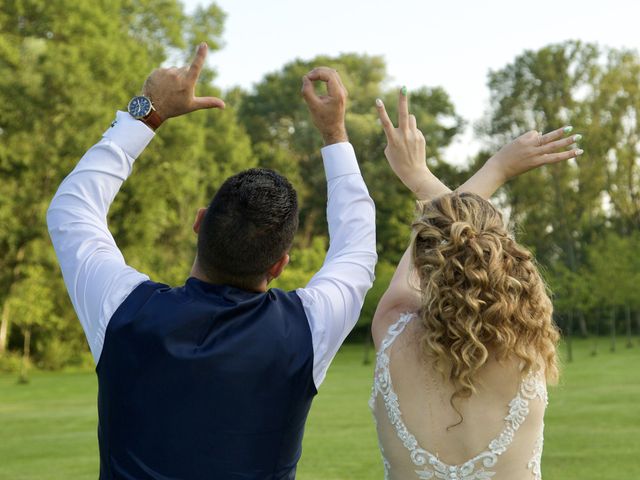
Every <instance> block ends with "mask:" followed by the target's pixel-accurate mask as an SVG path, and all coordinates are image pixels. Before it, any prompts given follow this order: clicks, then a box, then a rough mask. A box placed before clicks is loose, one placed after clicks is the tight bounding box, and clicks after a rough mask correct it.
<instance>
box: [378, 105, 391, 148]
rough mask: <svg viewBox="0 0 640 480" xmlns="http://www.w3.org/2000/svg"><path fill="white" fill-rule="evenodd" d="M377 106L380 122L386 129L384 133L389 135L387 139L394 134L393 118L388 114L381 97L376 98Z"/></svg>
mask: <svg viewBox="0 0 640 480" xmlns="http://www.w3.org/2000/svg"><path fill="white" fill-rule="evenodd" d="M376 108H377V109H378V116H379V117H380V123H381V124H382V128H383V129H384V133H385V135H386V136H387V141H389V139H390V138H391V136H392V135H393V130H394V128H393V123H391V119H390V118H389V115H388V114H387V110H386V108H384V103H382V100H380V99H379V98H378V99H376Z"/></svg>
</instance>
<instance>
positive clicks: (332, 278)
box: [296, 143, 377, 388]
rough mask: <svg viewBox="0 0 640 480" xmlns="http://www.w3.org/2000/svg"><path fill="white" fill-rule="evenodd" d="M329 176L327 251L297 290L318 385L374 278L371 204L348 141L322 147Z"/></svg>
mask: <svg viewBox="0 0 640 480" xmlns="http://www.w3.org/2000/svg"><path fill="white" fill-rule="evenodd" d="M322 158H323V161H324V168H325V173H326V176H327V222H328V223H329V242H330V245H329V251H328V252H327V256H326V258H325V261H324V264H323V266H322V268H321V269H320V271H318V273H316V274H315V275H314V276H313V278H312V279H311V280H310V281H309V284H308V285H307V286H306V287H305V288H300V289H298V290H297V291H296V293H297V294H298V296H299V297H300V299H301V300H302V306H303V308H304V311H305V313H306V315H307V319H308V321H309V326H310V327H311V338H312V341H313V353H314V358H313V380H314V383H315V385H316V388H317V387H319V386H320V384H321V383H322V381H323V380H324V377H325V375H326V372H327V369H328V368H329V365H330V363H331V361H332V360H333V358H334V357H335V355H336V353H337V352H338V349H339V348H340V345H341V344H342V342H343V341H344V340H345V338H347V335H348V334H349V332H350V331H351V330H352V329H353V327H354V326H355V325H356V322H357V321H358V317H359V316H360V311H361V309H362V305H363V304H364V297H365V295H366V293H367V291H368V290H369V289H370V288H371V285H372V284H373V279H374V268H375V264H376V261H377V255H376V229H375V208H374V204H373V200H372V199H371V197H370V196H369V192H368V191H367V187H366V185H365V183H364V180H363V179H362V175H361V174H360V168H359V167H358V162H357V160H356V155H355V152H354V151H353V147H352V146H351V144H350V143H337V144H334V145H329V146H327V147H324V148H323V149H322Z"/></svg>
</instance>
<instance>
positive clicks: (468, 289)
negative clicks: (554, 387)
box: [412, 193, 560, 425]
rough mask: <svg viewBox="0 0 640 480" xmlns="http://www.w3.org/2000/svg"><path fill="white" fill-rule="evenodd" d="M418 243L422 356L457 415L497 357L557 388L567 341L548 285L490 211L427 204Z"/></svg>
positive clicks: (473, 204) (463, 202)
mask: <svg viewBox="0 0 640 480" xmlns="http://www.w3.org/2000/svg"><path fill="white" fill-rule="evenodd" d="M412 241H413V244H412V253H413V266H414V268H415V269H416V271H417V274H418V278H419V280H420V291H421V295H422V307H421V309H420V318H421V322H422V324H423V326H424V332H425V333H424V335H423V336H422V339H421V349H422V351H423V352H424V353H425V355H426V358H428V359H430V360H432V361H434V366H435V368H436V370H437V371H439V372H440V373H441V374H442V375H443V377H444V378H445V380H448V381H449V382H451V383H452V385H453V386H454V389H455V390H454V393H453V395H452V397H451V399H450V403H451V405H452V406H453V408H454V409H455V410H456V411H457V412H458V414H460V412H459V411H458V409H457V408H456V407H455V405H454V400H456V399H461V398H468V397H470V396H471V395H472V394H473V393H475V392H476V387H475V385H476V375H477V373H478V371H479V370H480V369H481V367H482V366H483V365H484V364H485V363H486V362H487V360H488V358H489V355H490V354H491V355H493V356H494V358H496V359H497V360H498V361H501V360H506V359H516V360H519V361H520V362H519V363H520V364H521V365H523V369H522V374H523V375H526V374H528V373H531V372H534V373H535V372H538V371H541V370H542V371H543V372H544V374H545V376H546V379H547V381H548V382H550V383H554V382H556V381H557V379H558V375H559V372H558V360H557V357H556V346H557V344H558V341H559V338H560V335H559V333H558V328H557V327H556V325H555V324H554V322H553V319H552V311H553V307H552V304H551V300H550V299H549V295H548V294H547V290H546V286H545V283H544V281H543V280H542V277H541V276H540V273H539V272H538V269H537V268H536V265H535V263H534V260H533V255H532V254H531V252H529V251H528V250H527V249H526V248H524V247H522V246H521V245H518V244H517V243H516V242H515V241H514V240H513V239H512V238H511V237H510V236H509V234H508V232H507V230H506V228H505V226H504V222H503V219H502V215H501V214H500V212H498V210H496V209H495V208H494V207H493V205H491V203H489V202H488V201H486V200H484V199H483V198H481V197H479V196H478V195H475V194H471V193H460V194H458V193H451V194H447V195H444V196H442V197H439V198H436V199H435V200H433V201H431V202H428V203H425V204H423V205H422V211H421V214H420V215H419V218H418V219H417V220H416V221H415V222H414V223H413V240H412ZM461 418H462V416H461ZM461 422H462V419H461V420H460V422H458V423H457V424H456V425H459V424H460V423H461Z"/></svg>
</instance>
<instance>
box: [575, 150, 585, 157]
mask: <svg viewBox="0 0 640 480" xmlns="http://www.w3.org/2000/svg"><path fill="white" fill-rule="evenodd" d="M583 153H584V150H582V149H581V148H579V149H578V150H576V157H577V156H580V155H582V154H583Z"/></svg>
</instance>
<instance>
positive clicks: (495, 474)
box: [370, 89, 582, 480]
mask: <svg viewBox="0 0 640 480" xmlns="http://www.w3.org/2000/svg"><path fill="white" fill-rule="evenodd" d="M376 104H377V107H378V113H379V114H380V119H381V122H382V125H383V127H384V130H385V133H386V135H387V142H388V146H387V148H386V149H385V155H386V157H387V159H388V161H389V164H390V166H391V168H392V169H393V171H394V172H395V173H396V175H397V176H398V177H399V178H400V180H401V181H402V182H403V183H404V184H405V185H406V186H407V187H408V188H409V189H410V190H411V192H413V194H414V195H415V196H416V197H417V200H418V205H419V207H418V210H419V211H418V217H417V219H416V220H415V221H414V223H413V226H412V227H413V233H412V237H411V242H410V245H409V247H408V249H407V251H406V252H405V254H404V256H403V257H402V260H401V261H400V264H399V265H398V267H397V270H396V272H395V274H394V276H393V279H392V281H391V283H390V285H389V288H388V289H387V291H386V293H385V294H384V296H383V297H382V299H381V301H380V304H379V305H378V308H377V311H376V313H375V316H374V319H373V327H372V331H373V338H374V342H375V345H376V349H377V352H378V353H377V357H376V369H375V377H374V385H373V390H372V396H371V401H370V406H371V409H372V410H373V413H374V417H375V419H376V424H377V430H378V439H379V443H380V450H381V452H382V457H383V463H384V468H385V478H387V479H402V480H410V479H444V480H482V479H492V480H525V479H526V480H532V479H535V480H540V479H541V472H540V458H541V455H542V442H543V426H544V424H543V417H544V411H545V407H546V405H547V391H546V384H547V382H548V381H549V382H554V381H556V380H557V377H558V366H557V359H556V345H557V343H558V339H559V334H558V331H557V328H556V326H555V325H554V323H553V321H552V305H551V301H550V300H549V297H548V295H547V291H546V288H545V285H544V282H543V280H542V279H541V277H540V274H539V273H538V270H537V268H536V265H535V262H534V260H533V258H532V255H531V253H530V252H529V251H528V250H527V249H526V248H524V247H522V246H521V245H518V244H517V243H516V242H515V240H514V239H513V237H512V236H511V235H510V234H509V233H508V231H507V230H506V228H505V225H504V223H503V220H502V216H501V215H500V213H499V212H498V211H497V210H496V209H495V208H494V207H493V206H492V205H491V204H490V203H489V202H488V201H487V200H485V199H487V198H489V197H490V196H491V195H492V194H493V192H494V191H495V190H496V189H497V188H498V187H499V186H500V185H502V183H504V182H505V181H506V180H508V179H509V178H512V177H514V176H516V175H519V174H520V173H523V172H526V171H527V170H530V169H532V168H535V167H537V166H540V165H544V164H548V163H555V162H559V161H563V160H568V159H570V158H574V157H576V156H578V155H580V154H582V150H580V149H577V148H573V147H575V146H574V145H572V144H574V142H576V141H578V140H579V139H580V136H579V135H571V136H567V134H568V133H569V132H570V131H571V127H564V128H560V129H558V130H555V131H553V132H550V133H548V134H546V135H540V134H538V133H537V132H535V131H532V132H528V133H526V134H524V135H522V136H521V137H519V138H518V139H516V140H515V141H513V142H512V143H510V144H509V145H507V146H505V147H503V148H502V149H501V150H500V151H499V152H498V153H497V154H496V155H494V156H493V157H492V158H491V159H490V160H488V161H487V163H486V164H485V165H484V166H483V167H482V168H481V169H480V170H479V171H478V173H476V175H474V176H473V177H472V178H471V179H470V180H469V181H467V182H466V183H465V184H464V185H463V186H462V187H460V188H459V189H458V190H456V192H453V193H451V191H450V190H449V189H448V188H447V187H446V186H444V185H443V184H442V183H440V181H439V180H438V179H437V178H435V176H433V174H431V172H430V171H429V169H428V168H427V166H426V162H425V140H424V136H423V135H422V133H421V132H420V131H419V130H418V129H417V126H416V120H415V117H414V116H413V115H409V112H408V102H407V96H406V90H405V89H403V90H402V91H401V93H400V100H399V105H398V111H399V118H398V122H399V126H398V128H394V126H393V124H392V123H391V121H390V120H389V117H388V116H387V113H386V111H385V108H384V105H383V104H382V102H381V101H380V100H378V101H376ZM567 147H569V148H570V150H565V149H566V148H567ZM559 150H562V151H559ZM541 201H543V199H541Z"/></svg>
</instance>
